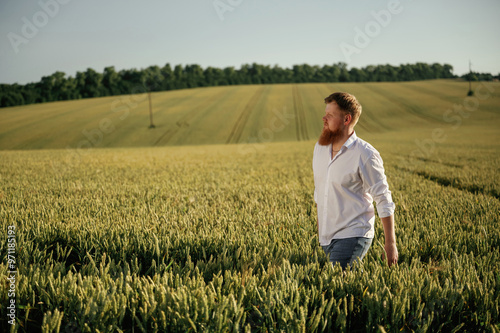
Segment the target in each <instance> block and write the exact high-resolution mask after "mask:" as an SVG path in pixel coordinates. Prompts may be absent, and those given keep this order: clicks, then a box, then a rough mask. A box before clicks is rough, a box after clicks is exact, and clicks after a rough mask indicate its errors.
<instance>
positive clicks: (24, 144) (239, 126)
mask: <svg viewBox="0 0 500 333" xmlns="http://www.w3.org/2000/svg"><path fill="white" fill-rule="evenodd" d="M481 85H482V86H479V84H477V85H476V87H480V88H481V89H480V90H478V93H479V95H478V97H474V98H473V99H471V100H470V101H469V100H467V99H466V98H465V96H466V92H467V90H468V87H467V83H465V82H460V81H454V80H432V81H416V82H415V81H414V82H403V83H394V82H391V83H383V82H378V83H309V84H273V85H242V86H225V87H207V88H195V89H185V90H174V91H167V92H158V93H152V94H151V99H152V104H153V115H154V124H155V125H156V127H155V128H152V129H150V128H149V124H150V119H149V101H148V97H147V95H146V94H138V95H122V96H112V97H102V98H93V99H84V100H77V101H61V102H51V103H45V104H34V105H28V106H19V107H9V108H2V109H0V149H2V150H25V149H59V148H81V149H87V148H94V147H95V148H103V147H148V146H149V147H151V146H176V145H200V144H235V143H267V142H280V141H295V140H297V141H307V140H315V139H316V137H317V136H318V134H319V132H320V131H321V128H322V121H321V117H322V115H323V113H324V104H323V98H324V97H326V96H328V95H329V94H330V93H332V92H335V91H347V92H350V93H353V94H354V95H356V97H357V98H358V99H359V101H360V102H361V104H362V105H363V115H362V117H361V119H360V122H359V123H358V125H357V127H356V130H357V132H358V134H360V135H364V136H366V135H368V136H370V135H377V134H380V133H387V132H399V133H402V134H404V133H407V132H408V131H410V132H411V131H417V132H418V131H420V130H423V131H426V130H427V131H428V130H429V129H432V128H435V127H436V126H441V125H442V126H448V127H450V126H454V125H456V124H458V122H459V121H460V125H462V124H463V123H467V124H468V125H478V126H484V125H495V124H496V125H498V124H499V120H498V119H499V117H498V115H499V112H500V111H499V110H500V89H499V84H498V83H495V82H493V83H481ZM480 93H482V95H481V94H480ZM485 96H486V97H485ZM480 97H484V98H480ZM467 103H468V104H467ZM460 108H461V110H462V111H460ZM472 113H474V117H470V115H471V114H472ZM457 117H458V118H457ZM496 125H495V126H496ZM495 128H497V127H495ZM491 130H492V131H493V128H492V129H491Z"/></svg>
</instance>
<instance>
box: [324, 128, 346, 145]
mask: <svg viewBox="0 0 500 333" xmlns="http://www.w3.org/2000/svg"><path fill="white" fill-rule="evenodd" d="M341 135H342V132H341V130H340V128H338V129H337V130H335V131H333V132H332V131H330V129H329V128H328V127H327V126H325V127H323V131H321V135H320V136H319V139H318V143H319V144H320V145H321V146H328V145H329V144H331V143H334V142H335V141H336V140H338V139H339V138H340V136H341Z"/></svg>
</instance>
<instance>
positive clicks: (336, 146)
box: [332, 128, 354, 153]
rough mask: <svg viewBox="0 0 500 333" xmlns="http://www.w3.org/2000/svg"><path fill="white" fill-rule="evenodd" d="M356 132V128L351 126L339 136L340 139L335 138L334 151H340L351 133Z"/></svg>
mask: <svg viewBox="0 0 500 333" xmlns="http://www.w3.org/2000/svg"><path fill="white" fill-rule="evenodd" d="M353 133H354V129H353V128H349V129H348V130H346V131H345V132H344V133H343V134H342V136H340V137H339V138H338V140H335V141H334V142H333V143H332V151H333V152H334V153H337V152H339V151H340V149H341V148H342V146H343V145H344V143H345V142H346V141H347V140H348V139H349V138H350V137H351V135H352V134H353Z"/></svg>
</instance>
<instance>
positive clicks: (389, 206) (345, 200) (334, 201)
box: [313, 133, 396, 245]
mask: <svg viewBox="0 0 500 333" xmlns="http://www.w3.org/2000/svg"><path fill="white" fill-rule="evenodd" d="M331 152H332V145H331V144H330V145H328V146H321V145H319V144H318V143H316V146H315V147H314V156H313V172H314V187H315V189H314V201H315V202H316V204H317V205H318V223H319V230H318V232H319V242H320V244H321V245H329V244H330V242H331V240H332V239H340V238H349V237H367V238H373V236H374V234H375V232H374V222H375V209H374V207H373V200H375V202H376V203H377V211H378V215H379V216H380V217H387V216H391V215H392V214H394V209H395V207H396V206H395V204H394V202H392V197H391V191H389V185H388V184H387V180H386V177H385V173H384V167H383V162H382V158H381V157H380V154H379V152H378V151H377V150H376V149H375V148H373V146H372V145H370V144H369V143H368V142H366V141H364V140H362V139H360V138H358V137H357V136H356V133H353V134H352V135H351V136H350V137H349V139H347V141H346V142H345V143H344V145H343V146H342V148H341V149H340V151H339V152H338V153H337V154H336V155H335V156H334V157H333V158H332V154H331Z"/></svg>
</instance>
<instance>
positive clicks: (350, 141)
mask: <svg viewBox="0 0 500 333" xmlns="http://www.w3.org/2000/svg"><path fill="white" fill-rule="evenodd" d="M357 139H358V137H357V136H356V132H352V134H351V136H350V137H349V139H347V141H346V142H344V144H343V145H342V146H343V147H346V148H347V149H349V148H350V147H351V146H352V144H353V143H354V142H356V140H357Z"/></svg>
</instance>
